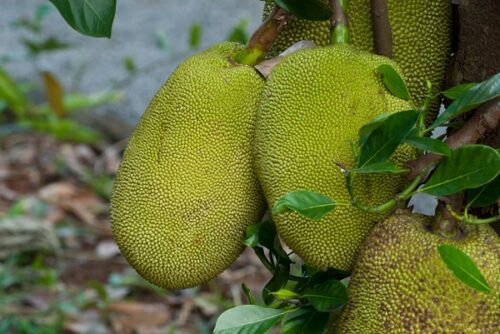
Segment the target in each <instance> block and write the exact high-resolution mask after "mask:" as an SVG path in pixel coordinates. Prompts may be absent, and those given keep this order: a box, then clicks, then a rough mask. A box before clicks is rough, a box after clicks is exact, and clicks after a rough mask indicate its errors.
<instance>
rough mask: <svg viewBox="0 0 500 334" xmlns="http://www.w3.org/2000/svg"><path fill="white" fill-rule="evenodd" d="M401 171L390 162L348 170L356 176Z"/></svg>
mask: <svg viewBox="0 0 500 334" xmlns="http://www.w3.org/2000/svg"><path fill="white" fill-rule="evenodd" d="M401 171H402V170H401V169H400V168H399V167H398V165H397V164H396V163H394V162H392V161H385V162H379V163H376V164H371V165H366V166H363V167H361V168H355V169H351V170H350V172H351V173H356V174H369V173H401Z"/></svg>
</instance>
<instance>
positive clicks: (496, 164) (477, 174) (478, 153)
mask: <svg viewBox="0 0 500 334" xmlns="http://www.w3.org/2000/svg"><path fill="white" fill-rule="evenodd" d="M499 172H500V154H499V153H498V152H497V151H496V150H495V149H493V148H492V147H490V146H485V145H464V146H462V147H460V148H458V149H456V150H453V151H452V153H451V155H450V156H449V157H445V158H444V159H443V161H442V162H441V163H440V164H439V165H438V166H437V168H436V170H435V171H434V173H433V174H432V176H431V177H430V179H429V181H427V183H426V184H425V185H424V187H423V188H420V189H419V192H425V193H427V194H430V195H434V196H446V195H450V194H453V193H456V192H459V191H462V190H464V189H473V188H477V187H480V186H482V185H484V184H486V183H489V182H490V181H492V180H493V179H494V178H495V177H496V176H497V175H498V173H499Z"/></svg>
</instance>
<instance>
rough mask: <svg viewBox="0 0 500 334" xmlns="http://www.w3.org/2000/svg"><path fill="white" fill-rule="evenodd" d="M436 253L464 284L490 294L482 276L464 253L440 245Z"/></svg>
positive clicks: (452, 247)
mask: <svg viewBox="0 0 500 334" xmlns="http://www.w3.org/2000/svg"><path fill="white" fill-rule="evenodd" d="M438 251H439V255H440V256H441V259H442V260H443V262H444V263H445V264H446V266H447V267H448V269H449V270H451V271H452V272H453V274H454V275H455V276H456V277H457V278H458V279H459V280H461V281H462V282H463V283H464V284H467V285H468V286H470V287H471V288H473V289H476V290H478V291H482V292H491V288H490V287H489V285H488V283H487V282H486V280H485V278H484V276H483V275H482V274H481V272H480V271H479V269H478V268H477V266H476V264H475V263H474V261H473V260H472V259H471V258H470V257H469V256H468V255H467V254H466V253H464V252H462V251H461V250H460V249H458V248H456V247H455V246H452V245H440V246H438Z"/></svg>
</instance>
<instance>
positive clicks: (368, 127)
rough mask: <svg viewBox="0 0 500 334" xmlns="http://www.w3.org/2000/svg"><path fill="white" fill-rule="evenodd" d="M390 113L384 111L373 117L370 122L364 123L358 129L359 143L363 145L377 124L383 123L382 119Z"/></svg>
mask: <svg viewBox="0 0 500 334" xmlns="http://www.w3.org/2000/svg"><path fill="white" fill-rule="evenodd" d="M391 115H392V114H391V113H388V112H385V113H382V114H380V115H378V116H377V117H375V118H374V119H373V120H372V121H371V122H370V123H366V124H365V125H364V126H363V127H362V128H361V129H360V130H359V145H363V144H364V143H365V142H366V140H367V139H368V137H369V136H370V134H371V133H372V132H373V131H374V130H375V129H377V128H378V127H379V126H381V125H382V124H384V121H385V120H386V119H387V118H388V117H389V116H391Z"/></svg>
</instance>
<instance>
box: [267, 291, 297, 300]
mask: <svg viewBox="0 0 500 334" xmlns="http://www.w3.org/2000/svg"><path fill="white" fill-rule="evenodd" d="M272 295H273V296H275V297H276V298H278V299H282V300H285V299H297V298H300V294H298V293H297V292H294V291H291V290H287V289H280V290H278V291H276V292H273V293H272Z"/></svg>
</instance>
